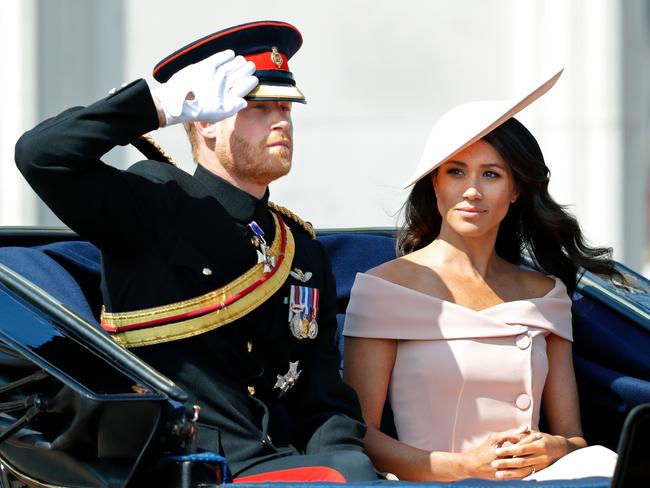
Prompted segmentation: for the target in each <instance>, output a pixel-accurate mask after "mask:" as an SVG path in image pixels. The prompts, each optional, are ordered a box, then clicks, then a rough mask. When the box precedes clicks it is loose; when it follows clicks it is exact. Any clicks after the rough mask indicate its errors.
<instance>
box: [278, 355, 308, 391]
mask: <svg viewBox="0 0 650 488" xmlns="http://www.w3.org/2000/svg"><path fill="white" fill-rule="evenodd" d="M299 362H300V361H296V362H294V363H292V362H289V371H287V373H286V374H285V375H284V376H282V375H278V379H277V381H276V382H275V386H273V389H275V388H279V389H280V390H281V391H282V393H286V392H287V391H289V390H290V389H291V388H292V387H293V386H294V385H295V384H296V381H298V378H299V377H300V373H302V371H298V363H299Z"/></svg>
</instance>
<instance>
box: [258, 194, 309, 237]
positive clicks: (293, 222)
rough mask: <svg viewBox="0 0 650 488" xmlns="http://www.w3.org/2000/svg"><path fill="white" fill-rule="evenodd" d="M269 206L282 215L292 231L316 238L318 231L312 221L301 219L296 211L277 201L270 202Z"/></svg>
mask: <svg viewBox="0 0 650 488" xmlns="http://www.w3.org/2000/svg"><path fill="white" fill-rule="evenodd" d="M268 206H269V208H270V209H271V210H272V211H273V212H274V213H275V214H277V215H279V216H280V217H282V220H283V221H284V223H285V224H287V225H288V226H289V228H290V229H291V230H292V232H298V233H299V234H302V235H304V236H306V237H309V238H310V239H315V238H316V231H314V227H313V226H312V225H311V223H310V222H307V221H305V220H303V219H301V218H300V217H299V216H298V215H296V214H295V213H294V212H292V211H291V210H289V209H288V208H286V207H283V206H282V205H278V204H277V203H273V202H269V203H268Z"/></svg>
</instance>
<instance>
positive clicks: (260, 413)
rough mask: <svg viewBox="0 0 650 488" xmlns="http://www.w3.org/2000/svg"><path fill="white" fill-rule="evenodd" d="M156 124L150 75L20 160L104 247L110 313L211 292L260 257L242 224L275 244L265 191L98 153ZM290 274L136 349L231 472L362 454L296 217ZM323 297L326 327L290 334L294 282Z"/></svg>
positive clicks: (39, 188)
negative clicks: (213, 325)
mask: <svg viewBox="0 0 650 488" xmlns="http://www.w3.org/2000/svg"><path fill="white" fill-rule="evenodd" d="M157 127H158V119H157V114H156V111H155V108H154V105H153V102H152V99H151V95H150V92H149V89H148V87H147V85H146V83H145V82H144V81H138V82H135V83H133V84H131V85H129V86H127V87H125V88H123V89H121V90H119V91H117V92H116V93H114V94H113V95H111V96H109V97H108V98H106V99H103V100H100V101H98V102H97V103H95V104H93V105H91V106H89V107H86V108H80V107H77V108H73V109H70V110H68V111H66V112H64V113H62V114H60V115H58V116H57V117H54V118H52V119H49V120H46V121H45V122H43V123H41V124H40V125H38V126H37V127H35V128H34V129H33V130H31V131H29V132H27V133H25V134H24V135H23V136H22V137H21V139H20V140H19V141H18V144H17V145H16V163H17V165H18V167H19V169H20V171H21V172H22V173H23V174H24V175H25V177H26V178H27V180H28V181H29V183H30V184H31V185H32V187H33V188H34V189H35V190H36V192H37V193H38V194H39V195H40V196H41V198H42V199H43V200H44V201H45V203H46V204H47V205H48V206H49V207H50V208H51V209H52V210H53V211H54V212H55V213H56V215H57V216H58V217H59V218H60V219H61V220H62V221H63V222H65V223H66V224H67V225H68V226H70V227H71V228H72V229H74V230H75V231H77V232H78V233H79V234H81V235H82V236H84V237H85V238H87V239H88V240H90V241H91V242H93V243H94V244H96V245H97V246H98V247H99V248H100V249H101V251H102V267H103V268H102V269H103V273H102V293H103V297H104V302H105V307H106V309H107V311H109V312H128V311H133V310H140V309H144V308H149V307H156V306H161V305H165V304H169V303H173V302H178V301H180V300H185V299H189V298H193V297H197V296H199V295H202V294H205V293H207V292H210V291H212V290H215V289H217V288H219V287H221V286H223V285H224V284H226V283H228V282H230V281H232V280H233V279H234V278H236V277H237V276H239V275H241V274H242V273H243V272H244V271H246V270H247V269H249V268H250V267H251V266H253V265H254V264H255V263H256V262H257V254H256V250H255V248H254V247H253V246H252V245H251V242H250V241H251V235H250V231H249V229H248V227H247V225H248V223H249V222H251V221H256V222H257V223H258V224H259V226H260V227H261V228H262V229H263V230H264V232H265V239H266V240H267V242H269V243H270V242H271V241H272V240H273V238H274V224H273V217H272V215H271V213H270V211H269V209H268V207H267V199H268V192H267V195H265V197H264V198H263V199H262V200H257V199H255V198H253V197H252V196H251V195H249V194H247V193H245V192H243V191H241V190H239V189H237V188H235V187H234V186H231V185H230V184H228V183H227V182H225V181H224V180H222V179H220V178H218V177H217V176H215V175H213V174H212V173H210V172H209V171H207V170H205V169H203V168H202V167H201V166H198V169H197V170H196V173H195V174H194V175H193V176H192V175H189V174H187V173H185V172H183V171H181V170H179V169H178V168H176V167H174V166H173V165H171V164H165V163H160V162H155V161H141V162H139V163H137V164H135V165H134V166H132V167H131V168H129V170H128V171H121V170H118V169H116V168H113V167H111V166H108V165H106V164H104V163H102V162H101V161H100V158H101V157H102V156H103V155H104V154H105V153H106V152H108V151H109V150H110V149H111V148H113V147H114V146H116V145H125V144H128V143H130V142H131V141H133V140H135V139H136V138H137V137H138V136H140V135H141V134H143V133H146V132H148V131H151V130H153V129H156V128H157ZM285 221H286V222H287V224H288V226H289V227H290V229H291V231H292V233H293V236H294V239H295V257H294V260H293V263H292V266H291V267H292V269H297V270H300V271H302V272H303V273H307V272H309V273H311V277H310V278H309V280H308V281H306V282H303V281H301V280H300V279H298V278H296V277H295V276H299V275H298V274H296V275H294V276H290V277H289V278H288V279H287V280H286V282H285V283H284V284H283V285H282V286H281V288H280V289H279V290H278V291H277V292H276V293H275V294H274V295H273V296H272V297H271V298H269V299H268V300H267V301H266V302H264V303H263V304H262V305H261V306H259V307H258V308H256V309H255V310H253V311H252V312H250V313H248V314H247V315H245V316H244V317H243V318H240V319H238V320H236V321H235V322H232V323H230V324H228V325H225V326H222V327H220V328H218V329H215V330H212V331H209V332H206V333H203V334H200V335H197V336H194V337H191V338H186V339H182V340H175V341H171V342H165V343H161V344H156V345H149V346H143V347H137V348H134V349H132V351H133V352H135V353H136V354H138V355H139V356H140V357H142V358H143V359H145V360H146V361H147V362H149V363H150V364H151V365H152V366H154V367H155V368H156V369H158V370H159V371H160V372H162V373H163V374H165V375H166V376H168V377H169V378H171V379H172V380H173V381H175V382H176V383H177V384H178V385H179V386H180V387H181V388H183V389H184V390H185V391H186V392H187V393H188V394H189V396H190V401H189V402H188V404H189V405H193V404H196V405H199V406H200V407H201V411H200V417H199V439H198V444H199V447H201V448H204V449H208V450H212V451H216V452H219V453H221V454H224V455H225V456H226V457H227V458H228V460H229V462H230V464H231V467H232V468H233V472H234V474H235V475H236V474H237V473H238V472H241V471H242V470H244V469H246V468H247V467H250V466H252V465H254V464H257V463H259V462H261V461H264V460H268V459H273V458H279V457H284V456H287V455H291V454H297V453H305V454H313V453H322V452H333V451H337V450H353V451H362V450H363V447H362V438H363V435H364V432H365V427H364V425H363V423H362V421H361V414H360V409H359V405H358V402H357V399H356V396H355V394H354V393H353V391H352V390H351V389H350V388H349V387H347V386H346V385H345V384H343V383H342V381H341V379H340V377H339V374H338V365H339V354H338V351H337V350H336V348H335V345H334V334H335V330H336V320H335V313H336V312H335V311H336V302H335V299H336V298H335V285H334V281H333V276H332V274H331V271H330V266H329V263H328V259H327V256H326V254H325V252H324V250H323V248H322V246H321V245H320V244H319V243H318V242H317V241H315V240H313V239H312V238H311V236H310V235H309V234H308V233H307V232H305V231H304V229H302V228H301V227H300V226H299V225H297V224H296V223H295V222H293V221H292V220H290V219H285ZM292 284H293V285H302V286H309V287H311V288H317V289H318V290H319V291H320V303H319V312H318V324H319V333H318V336H317V337H316V338H315V339H313V340H312V339H308V338H307V339H302V340H301V339H298V338H296V337H294V336H293V334H292V333H291V331H290V328H289V323H288V318H289V305H288V295H289V289H290V286H291V285H292ZM296 361H297V362H298V370H299V371H301V374H300V376H299V378H298V380H297V382H296V384H295V386H294V387H293V388H292V389H290V390H289V391H288V392H287V393H286V394H282V392H281V390H280V389H279V388H274V386H275V385H276V382H277V377H278V375H284V374H285V373H287V371H288V369H289V363H290V362H296Z"/></svg>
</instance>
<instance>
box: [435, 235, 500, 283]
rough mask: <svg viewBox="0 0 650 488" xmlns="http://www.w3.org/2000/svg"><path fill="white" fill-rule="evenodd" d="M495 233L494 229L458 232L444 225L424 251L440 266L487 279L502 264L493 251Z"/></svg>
mask: <svg viewBox="0 0 650 488" xmlns="http://www.w3.org/2000/svg"><path fill="white" fill-rule="evenodd" d="M496 236H497V232H496V231H495V232H494V233H491V234H489V235H481V236H477V237H466V236H460V235H459V234H457V233H455V232H452V231H450V230H449V229H445V228H444V226H443V228H441V230H440V234H439V235H438V237H437V238H436V239H435V240H434V241H433V242H432V243H431V244H429V245H428V246H426V247H425V248H424V249H423V251H424V252H425V253H426V254H427V258H428V260H429V261H430V262H432V263H434V266H435V267H437V268H439V269H447V270H449V271H452V272H454V273H455V274H459V275H464V276H467V277H473V278H480V279H482V280H486V278H488V276H489V275H491V274H492V273H496V272H499V271H498V269H499V268H501V266H502V264H503V260H502V259H501V258H499V256H497V253H496V249H495V244H496Z"/></svg>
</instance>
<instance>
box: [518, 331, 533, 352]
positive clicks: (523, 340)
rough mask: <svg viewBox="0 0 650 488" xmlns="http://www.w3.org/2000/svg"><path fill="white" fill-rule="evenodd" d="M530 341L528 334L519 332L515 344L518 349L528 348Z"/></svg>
mask: <svg viewBox="0 0 650 488" xmlns="http://www.w3.org/2000/svg"><path fill="white" fill-rule="evenodd" d="M530 342H531V341H530V336H529V335H528V334H521V335H519V336H517V338H516V339H515V344H517V347H518V348H519V349H528V347H529V346H530Z"/></svg>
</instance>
